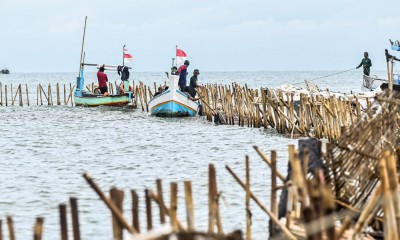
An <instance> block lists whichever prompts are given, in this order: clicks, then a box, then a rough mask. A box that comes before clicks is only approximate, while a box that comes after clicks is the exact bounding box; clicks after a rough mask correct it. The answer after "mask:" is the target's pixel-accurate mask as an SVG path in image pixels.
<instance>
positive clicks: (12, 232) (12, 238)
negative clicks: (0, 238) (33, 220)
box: [7, 216, 15, 240]
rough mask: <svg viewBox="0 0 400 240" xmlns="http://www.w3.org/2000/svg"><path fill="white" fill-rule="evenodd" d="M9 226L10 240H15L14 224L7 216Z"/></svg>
mask: <svg viewBox="0 0 400 240" xmlns="http://www.w3.org/2000/svg"><path fill="white" fill-rule="evenodd" d="M7 225H8V235H9V238H10V240H15V232H14V222H13V220H12V218H11V217H10V216H7Z"/></svg>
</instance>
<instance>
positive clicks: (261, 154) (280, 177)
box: [253, 146, 285, 182]
mask: <svg viewBox="0 0 400 240" xmlns="http://www.w3.org/2000/svg"><path fill="white" fill-rule="evenodd" d="M253 148H254V149H255V150H256V152H257V153H258V155H260V157H261V158H262V159H263V160H264V162H265V163H266V164H267V165H268V166H269V167H270V168H272V166H271V160H269V159H268V157H267V155H265V153H264V152H263V151H261V150H260V149H259V148H258V147H257V146H253ZM276 175H277V177H278V178H279V179H280V180H281V181H282V182H285V177H284V176H283V175H282V174H281V173H280V172H279V171H278V170H276Z"/></svg>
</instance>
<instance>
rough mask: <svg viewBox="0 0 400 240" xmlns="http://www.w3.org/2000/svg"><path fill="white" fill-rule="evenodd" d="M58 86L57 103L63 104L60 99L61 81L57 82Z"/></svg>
mask: <svg viewBox="0 0 400 240" xmlns="http://www.w3.org/2000/svg"><path fill="white" fill-rule="evenodd" d="M56 88H57V105H61V100H60V84H59V83H57V85H56Z"/></svg>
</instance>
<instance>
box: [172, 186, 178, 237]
mask: <svg viewBox="0 0 400 240" xmlns="http://www.w3.org/2000/svg"><path fill="white" fill-rule="evenodd" d="M170 204H171V206H170V219H171V226H172V230H173V231H174V232H177V231H178V230H179V227H178V221H177V214H176V212H177V207H178V184H176V183H171V202H170Z"/></svg>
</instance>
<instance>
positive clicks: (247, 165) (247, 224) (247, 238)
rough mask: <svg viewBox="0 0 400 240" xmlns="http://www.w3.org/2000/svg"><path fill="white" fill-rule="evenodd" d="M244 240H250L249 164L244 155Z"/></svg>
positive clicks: (247, 158)
mask: <svg viewBox="0 0 400 240" xmlns="http://www.w3.org/2000/svg"><path fill="white" fill-rule="evenodd" d="M246 240H251V211H250V162H249V156H247V155H246Z"/></svg>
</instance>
